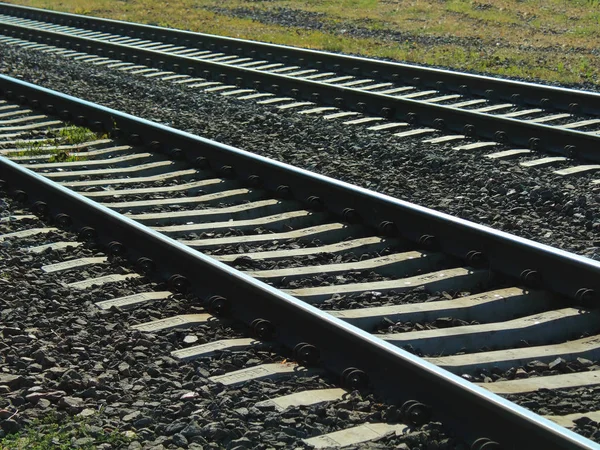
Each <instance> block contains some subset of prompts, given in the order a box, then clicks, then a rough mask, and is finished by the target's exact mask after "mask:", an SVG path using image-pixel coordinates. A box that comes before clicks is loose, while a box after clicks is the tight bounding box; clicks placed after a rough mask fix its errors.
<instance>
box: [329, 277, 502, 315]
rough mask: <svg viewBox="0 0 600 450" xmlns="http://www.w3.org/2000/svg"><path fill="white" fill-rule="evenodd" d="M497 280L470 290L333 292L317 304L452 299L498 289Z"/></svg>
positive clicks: (356, 306) (353, 305)
mask: <svg viewBox="0 0 600 450" xmlns="http://www.w3.org/2000/svg"><path fill="white" fill-rule="evenodd" d="M500 287H502V286H501V284H500V283H499V282H489V283H486V284H482V285H480V286H477V287H476V288H474V289H472V290H469V291H467V290H464V291H463V290H461V291H453V290H448V291H442V292H427V291H426V290H425V289H424V288H423V287H417V288H415V289H411V290H409V291H406V292H401V293H398V292H395V291H388V292H377V291H369V292H362V293H360V294H351V295H340V294H334V295H333V296H332V297H331V298H330V299H328V300H325V301H324V302H323V303H321V304H320V305H319V307H320V308H321V309H324V310H336V311H337V310H345V309H360V308H371V307H376V306H392V305H408V304H411V303H426V302H435V301H439V300H452V299H455V298H458V297H467V296H469V295H475V294H479V293H481V292H486V291H489V290H492V289H499V288H500Z"/></svg>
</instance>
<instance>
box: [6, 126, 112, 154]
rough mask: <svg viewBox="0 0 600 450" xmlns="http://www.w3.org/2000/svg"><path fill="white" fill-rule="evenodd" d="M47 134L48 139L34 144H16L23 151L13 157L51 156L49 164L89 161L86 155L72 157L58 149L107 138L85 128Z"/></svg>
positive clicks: (71, 128)
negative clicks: (62, 146)
mask: <svg viewBox="0 0 600 450" xmlns="http://www.w3.org/2000/svg"><path fill="white" fill-rule="evenodd" d="M46 134H47V135H49V136H50V137H48V138H47V139H42V140H39V141H33V142H28V141H21V142H16V143H15V147H16V148H17V149H21V151H19V152H15V153H12V154H11V156H40V155H50V159H49V160H48V162H71V161H87V157H86V156H85V155H72V154H70V153H69V152H68V151H67V150H64V149H60V148H58V147H59V146H61V145H79V144H85V143H86V142H89V141H93V140H96V139H102V138H105V137H106V136H105V135H100V134H98V133H94V132H93V131H91V130H89V129H87V128H85V127H78V126H69V127H65V128H62V129H60V130H59V131H58V133H55V134H54V132H53V131H52V130H47V132H46ZM53 134H54V135H53Z"/></svg>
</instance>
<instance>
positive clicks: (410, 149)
mask: <svg viewBox="0 0 600 450" xmlns="http://www.w3.org/2000/svg"><path fill="white" fill-rule="evenodd" d="M0 56H1V58H2V60H1V62H0V72H2V73H5V74H7V75H11V76H17V77H20V78H23V79H25V80H27V81H32V82H34V83H38V84H41V85H43V86H45V87H50V88H53V89H57V90H60V91H62V92H66V93H68V94H71V95H76V96H79V97H82V98H85V99H87V100H90V101H96V102H99V103H101V104H104V105H106V106H110V107H113V108H116V109H120V110H123V111H126V112H128V113H131V114H135V115H139V116H142V117H144V118H147V119H150V120H155V121H158V122H161V123H164V124H167V125H170V126H175V127H176V128H179V129H182V130H185V131H190V132H194V133H197V134H200V135H203V136H205V137H208V138H211V139H215V140H218V141H220V142H223V143H226V144H229V145H234V146H238V147H241V148H244V149H246V150H249V151H252V152H256V153H258V154H261V155H264V156H269V157H273V158H275V159H278V160H282V161H285V162H288V163H291V164H295V165H298V166H300V167H303V168H306V169H309V170H314V171H316V172H319V173H323V174H325V175H331V176H334V177H336V178H339V179H343V180H345V181H349V182H352V183H355V184H358V185H361V186H363V187H366V188H370V189H374V190H376V191H380V192H383V193H386V194H389V195H392V196H395V197H398V198H401V199H404V200H408V201H412V202H415V203H418V204H422V205H424V206H428V207H432V208H434V209H438V210H441V211H444V212H448V213H451V214H453V215H457V216H460V217H463V218H466V219H469V220H473V221H475V222H478V223H483V224H486V225H490V226H493V227H495V228H499V229H502V230H504V231H509V232H512V233H515V234H517V235H520V236H523V237H526V238H531V239H534V240H537V241H540V242H543V243H547V244H550V245H554V246H557V247H560V248H564V249H567V250H570V251H574V252H576V253H580V254H583V255H586V256H589V257H592V258H597V259H600V250H599V249H598V247H599V245H600V240H599V239H598V230H600V221H598V217H600V190H599V188H597V187H596V188H593V187H592V186H590V183H589V182H590V180H591V179H593V178H594V176H593V175H583V176H580V177H574V178H561V177H557V176H556V175H554V174H552V170H550V169H548V168H544V169H527V170H526V169H523V168H520V167H519V166H518V165H517V164H515V162H514V161H501V162H499V161H491V160H487V158H482V157H481V155H482V152H481V151H473V152H453V151H451V150H449V149H450V148H451V147H452V146H453V144H446V145H431V144H423V143H421V142H420V140H419V139H398V138H396V137H393V136H391V135H390V134H387V133H378V132H372V131H368V130H366V128H363V127H349V126H344V125H342V121H327V122H325V121H323V120H322V119H321V118H319V117H310V116H303V115H299V114H297V113H295V112H293V111H288V112H280V111H277V112H276V110H275V109H274V108H270V107H264V106H259V105H255V104H253V103H251V102H244V101H239V100H236V99H233V98H226V97H222V96H220V95H216V94H202V93H198V94H196V95H190V91H189V89H188V88H184V87H182V86H176V85H170V84H167V83H161V82H156V81H151V80H148V79H145V78H143V77H141V76H135V75H128V74H126V73H122V72H118V71H112V70H110V69H106V68H102V67H96V66H91V65H88V64H85V63H78V62H75V61H71V60H69V59H66V58H62V57H58V56H54V55H50V54H42V53H37V52H35V51H30V50H25V49H17V48H14V47H9V46H5V45H2V46H0ZM175 105H176V106H175Z"/></svg>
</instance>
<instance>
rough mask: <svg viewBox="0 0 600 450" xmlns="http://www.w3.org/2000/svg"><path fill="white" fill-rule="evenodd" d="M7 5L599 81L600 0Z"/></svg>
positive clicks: (36, 1)
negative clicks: (289, 22)
mask: <svg viewBox="0 0 600 450" xmlns="http://www.w3.org/2000/svg"><path fill="white" fill-rule="evenodd" d="M7 1H9V2H12V3H18V4H23V5H29V6H35V7H40V8H50V9H56V10H60V11H65V12H73V13H78V14H88V15H95V16H100V17H107V18H111V19H119V20H127V21H131V22H140V23H150V24H156V25H162V26H169V27H174V28H181V29H187V30H192V31H199V32H203V33H211V34H221V35H225V36H232V37H239V38H246V39H255V40H261V41H268V42H274V43H278V44H286V45H294V46H299V47H306V48H314V49H323V50H330V51H339V52H344V53H353V54H360V55H364V56H372V57H384V58H391V59H396V60H401V61H407V62H414V63H419V64H433V65H438V66H439V65H442V66H445V67H450V68H456V69H460V70H472V71H478V72H485V73H488V74H493V75H509V76H517V77H521V78H527V79H532V80H534V79H539V80H544V81H551V82H561V83H569V84H573V83H591V84H600V64H599V58H598V56H597V55H596V54H595V51H596V49H597V48H600V33H598V30H599V29H600V28H599V27H600V0H568V1H567V0H437V1H433V2H432V1H429V0H319V1H310V2H308V1H300V0H278V1H277V2H273V1H268V0H229V1H228V2H222V1H221V0H179V1H177V2H155V1H151V0H127V1H120V0H117V1H115V0H61V2H55V1H53V0H7ZM224 7H225V8H228V9H237V8H243V9H245V10H249V11H253V10H254V11H260V12H262V13H263V14H264V13H267V14H268V15H271V16H272V17H277V15H278V14H281V11H282V9H281V8H284V9H288V10H294V11H303V12H309V13H318V14H319V16H318V20H319V21H320V22H322V23H323V24H324V27H322V28H321V29H319V30H308V29H305V28H302V27H290V26H280V25H276V24H273V23H266V22H264V21H263V22H260V21H255V20H252V18H247V17H241V16H235V17H232V16H230V15H225V14H217V13H215V12H212V11H213V10H214V8H224ZM288 14H293V11H292V12H288ZM167 18H168V19H167ZM346 25H347V27H346ZM344 28H360V29H368V30H371V31H377V32H378V34H376V37H372V36H371V37H365V36H362V37H361V36H357V35H355V34H348V33H344V32H343V31H342V30H343V29H344ZM386 30H389V31H390V34H391V32H396V33H402V35H403V36H406V42H407V43H409V44H410V46H407V45H406V43H405V42H399V41H398V39H395V40H394V39H386V37H385V35H386ZM380 36H381V37H380ZM586 61H587V62H586Z"/></svg>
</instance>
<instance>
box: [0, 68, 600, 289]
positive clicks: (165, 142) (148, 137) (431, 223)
mask: <svg viewBox="0 0 600 450" xmlns="http://www.w3.org/2000/svg"><path fill="white" fill-rule="evenodd" d="M0 90H2V91H3V92H2V93H3V94H5V95H7V97H8V98H14V99H18V100H19V101H21V102H29V103H31V102H32V101H33V102H34V103H35V105H33V106H34V107H35V106H36V105H39V106H41V109H43V110H46V111H47V112H48V113H49V114H52V113H59V115H60V116H61V117H62V118H65V119H69V118H71V119H73V120H74V121H76V123H78V124H82V125H85V124H87V125H88V126H90V127H91V128H93V129H101V130H107V131H111V132H112V133H114V132H115V129H114V127H115V123H116V127H117V128H118V130H119V133H121V134H123V135H124V136H129V137H130V138H131V139H134V141H136V142H138V143H140V144H142V143H143V144H146V145H147V146H148V147H149V148H150V149H151V150H156V149H160V148H162V150H163V151H169V150H171V149H173V148H178V149H181V150H182V155H183V156H184V157H185V158H187V159H188V160H189V161H191V162H192V163H196V164H204V165H206V164H210V166H211V167H212V168H214V169H217V170H219V169H220V168H224V169H226V172H233V173H234V174H235V177H236V178H238V179H240V180H249V179H252V178H254V180H256V177H258V179H260V180H261V182H262V187H263V188H265V189H267V190H270V191H271V192H275V193H276V194H275V195H279V194H278V192H281V191H282V187H285V188H286V189H285V191H286V192H287V193H288V195H289V196H293V197H294V198H296V199H298V200H300V201H302V200H304V201H306V202H307V203H308V207H309V208H313V206H311V205H314V202H313V203H310V202H309V201H308V200H307V199H310V198H314V197H317V198H319V199H320V203H321V204H323V205H325V206H326V208H327V210H328V211H329V212H331V213H332V214H334V215H337V216H339V217H341V218H345V220H348V221H354V222H360V223H363V224H365V225H367V226H370V227H372V228H373V229H376V230H377V229H382V226H383V228H384V229H385V230H387V231H385V232H386V233H388V234H398V235H400V236H402V237H404V238H406V239H408V240H410V241H413V242H421V243H422V245H423V246H430V247H435V248H437V249H439V250H441V251H443V252H445V253H447V254H451V255H454V256H456V257H459V258H462V259H467V260H468V259H469V257H468V255H469V254H472V253H471V252H478V253H480V254H481V258H480V259H485V261H486V264H488V265H489V268H490V270H493V271H496V272H499V273H503V274H505V275H508V276H512V277H517V278H519V277H520V278H521V279H523V280H524V282H526V283H530V284H536V285H539V286H541V287H543V288H544V289H547V290H550V291H552V292H555V293H558V294H561V295H563V296H565V297H567V298H570V299H573V300H580V297H581V295H582V292H586V294H585V296H586V298H590V299H591V298H597V295H598V293H599V292H600V262H598V261H594V260H591V259H588V258H585V257H582V256H578V255H575V254H572V253H568V252H565V251H562V250H559V249H556V248H553V247H550V246H547V245H543V244H539V243H537V242H533V241H530V240H527V239H523V238H520V237H517V236H514V235H511V234H508V233H505V232H502V231H498V230H494V229H492V228H489V227H486V226H483V225H478V224H475V223H472V222H469V221H466V220H462V219H459V218H456V217H453V216H450V215H448V214H444V213H440V212H437V211H434V210H431V209H428V208H424V207H421V206H418V205H415V204H412V203H408V202H405V201H402V200H398V199H395V198H392V197H389V196H386V195H382V194H378V193H376V192H373V191H369V190H367V189H363V188H360V187H357V186H353V185H350V184H348V183H344V182H342V181H339V180H334V179H331V178H329V177H325V176H321V175H318V174H315V173H312V172H309V171H306V170H303V169H299V168H296V167H293V166H289V165H287V164H284V163H280V162H275V161H272V160H270V159H268V158H264V157H261V156H258V155H255V154H253V153H250V152H246V151H244V150H240V149H237V148H234V147H230V146H227V145H224V144H221V143H218V142H214V141H211V140H208V139H204V138H201V137H198V136H194V135H191V134H188V133H184V132H181V131H177V130H173V129H171V128H168V127H164V126H161V125H158V124H155V123H153V122H150V121H147V120H144V119H141V118H137V117H134V116H131V115H129V114H125V113H122V112H119V111H115V110H113V109H110V108H106V107H102V106H99V105H95V104H93V103H89V102H86V101H83V100H80V99H76V98H74V97H71V96H68V95H64V94H60V93H57V92H54V91H51V90H48V89H44V88H41V87H38V86H35V85H32V84H29V83H26V82H21V81H19V80H15V79H12V78H9V77H6V76H3V75H0ZM0 95H1V94H0ZM198 158H200V160H199V159H198ZM278 189H279V191H278ZM349 211H350V212H349ZM532 271H533V272H534V273H535V274H532V273H531V272H532Z"/></svg>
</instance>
